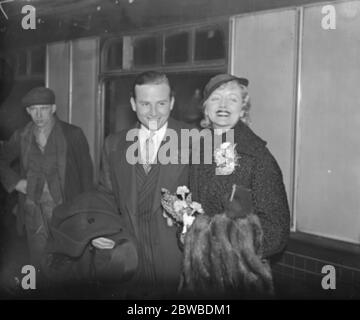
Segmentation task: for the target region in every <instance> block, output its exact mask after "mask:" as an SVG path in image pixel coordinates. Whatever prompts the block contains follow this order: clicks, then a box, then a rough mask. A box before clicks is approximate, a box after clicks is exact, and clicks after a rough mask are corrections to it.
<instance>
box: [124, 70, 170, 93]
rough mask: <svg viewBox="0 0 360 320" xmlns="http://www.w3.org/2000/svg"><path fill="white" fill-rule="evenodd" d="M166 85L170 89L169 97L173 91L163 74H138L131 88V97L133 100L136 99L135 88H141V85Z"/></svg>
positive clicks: (152, 72)
mask: <svg viewBox="0 0 360 320" xmlns="http://www.w3.org/2000/svg"><path fill="white" fill-rule="evenodd" d="M163 83H165V84H167V85H168V86H169V88H170V96H171V97H172V96H173V91H172V88H171V85H170V81H169V79H168V77H167V76H166V74H165V73H163V72H159V71H145V72H143V73H140V74H139V75H138V76H137V77H136V79H135V81H134V83H133V86H132V90H131V96H132V97H133V98H134V99H135V98H136V93H135V87H136V86H137V85H138V86H141V85H143V84H163Z"/></svg>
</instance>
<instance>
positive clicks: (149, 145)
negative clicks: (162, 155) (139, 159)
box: [143, 132, 155, 174]
mask: <svg viewBox="0 0 360 320" xmlns="http://www.w3.org/2000/svg"><path fill="white" fill-rule="evenodd" d="M154 135H155V133H154V132H151V133H150V136H149V137H148V138H147V139H146V140H145V161H144V164H143V167H144V170H145V172H146V174H148V173H149V172H150V170H151V160H152V158H153V156H154V152H155V142H154Z"/></svg>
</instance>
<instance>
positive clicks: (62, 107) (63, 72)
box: [46, 42, 69, 121]
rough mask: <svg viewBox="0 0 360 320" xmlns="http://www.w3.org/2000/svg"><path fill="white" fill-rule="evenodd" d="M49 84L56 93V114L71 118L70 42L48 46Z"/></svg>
mask: <svg viewBox="0 0 360 320" xmlns="http://www.w3.org/2000/svg"><path fill="white" fill-rule="evenodd" d="M46 74H47V82H48V83H47V85H48V87H49V88H51V89H53V90H54V92H55V95H56V106H57V111H56V114H57V115H58V117H59V118H60V119H61V120H64V121H68V120H69V43H68V42H56V43H50V44H48V46H47V70H46Z"/></svg>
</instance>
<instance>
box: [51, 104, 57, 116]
mask: <svg viewBox="0 0 360 320" xmlns="http://www.w3.org/2000/svg"><path fill="white" fill-rule="evenodd" d="M55 112H56V104H53V105H52V106H51V113H52V114H54V113H55Z"/></svg>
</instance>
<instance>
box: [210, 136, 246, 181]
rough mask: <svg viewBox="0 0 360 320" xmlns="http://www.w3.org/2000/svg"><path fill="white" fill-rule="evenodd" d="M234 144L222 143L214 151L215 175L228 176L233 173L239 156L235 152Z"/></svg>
mask: <svg viewBox="0 0 360 320" xmlns="http://www.w3.org/2000/svg"><path fill="white" fill-rule="evenodd" d="M235 147H236V144H232V143H230V142H224V143H222V144H221V145H220V147H219V148H217V149H215V151H214V159H215V163H216V169H215V173H216V175H222V176H226V175H230V174H232V173H233V172H234V170H235V167H236V166H237V165H239V163H238V160H239V158H240V157H239V155H238V154H237V152H236V149H235Z"/></svg>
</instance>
